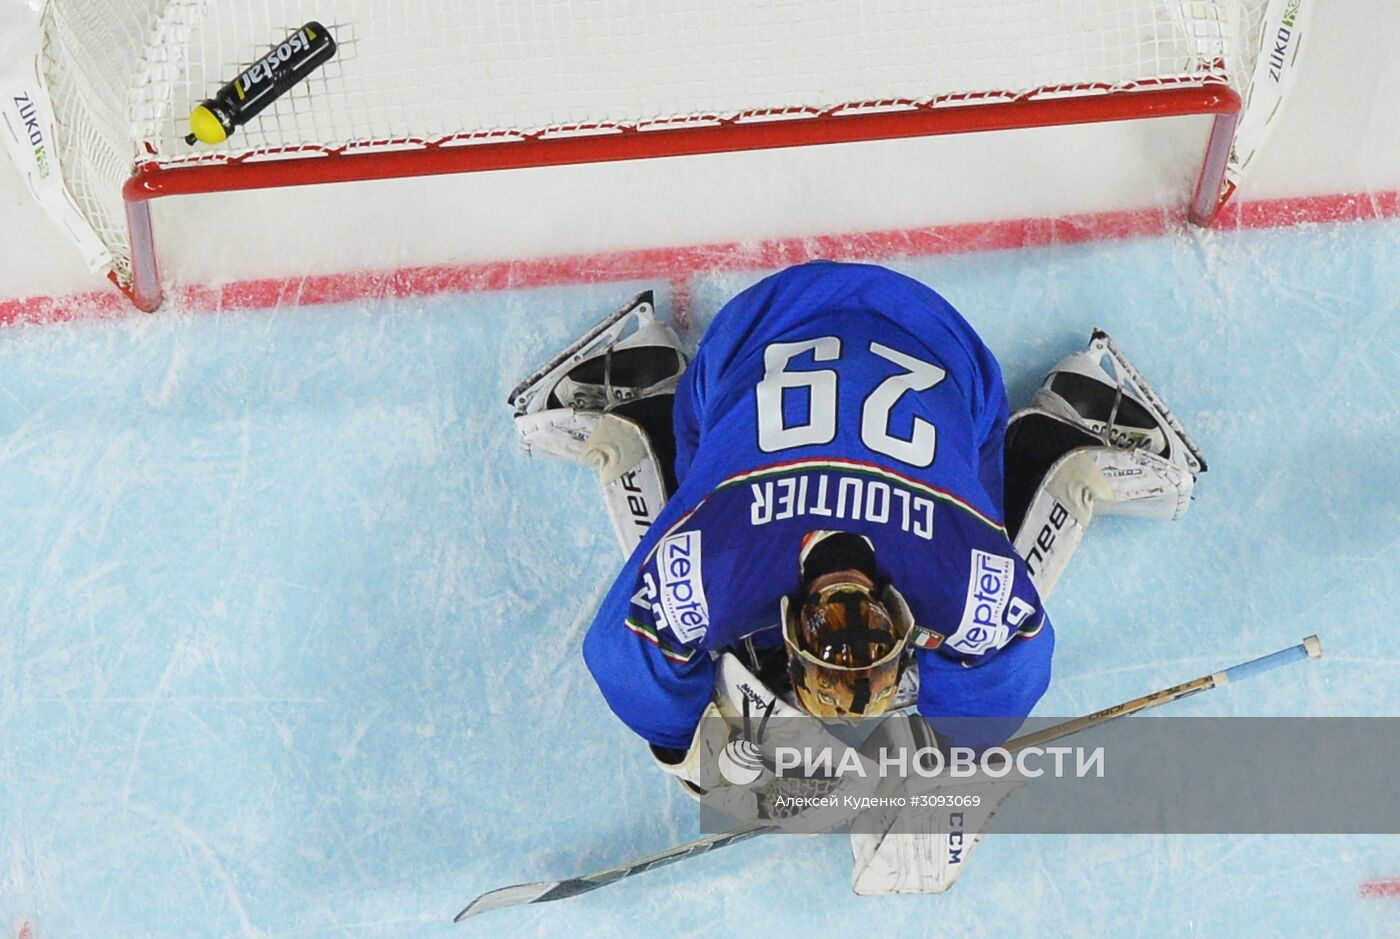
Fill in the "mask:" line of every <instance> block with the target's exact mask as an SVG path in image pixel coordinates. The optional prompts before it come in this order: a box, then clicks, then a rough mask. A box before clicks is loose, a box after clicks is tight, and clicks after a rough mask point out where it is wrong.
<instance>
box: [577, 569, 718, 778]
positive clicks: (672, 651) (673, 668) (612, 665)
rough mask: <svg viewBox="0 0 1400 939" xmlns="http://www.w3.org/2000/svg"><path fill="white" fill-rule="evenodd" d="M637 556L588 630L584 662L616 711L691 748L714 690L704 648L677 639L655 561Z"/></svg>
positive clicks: (661, 742)
mask: <svg viewBox="0 0 1400 939" xmlns="http://www.w3.org/2000/svg"><path fill="white" fill-rule="evenodd" d="M644 557H645V556H644V554H643V552H642V551H641V550H639V551H637V552H636V553H634V554H633V555H632V558H631V559H630V560H629V561H628V562H627V567H626V568H625V569H624V570H623V572H622V575H621V576H620V577H618V579H617V580H616V581H614V582H613V585H612V589H611V590H609V591H608V595H607V597H606V598H605V599H604V600H603V605H602V608H601V609H599V611H598V615H597V617H596V618H595V619H594V620H593V624H592V625H591V626H590V627H589V628H588V634H587V635H586V636H584V639H583V659H584V662H585V663H586V664H587V665H588V670H589V671H590V672H591V673H592V674H593V679H594V681H596V682H597V683H598V687H599V688H600V689H601V690H602V692H603V697H604V698H605V699H606V700H607V702H608V707H610V708H612V711H613V713H614V714H616V715H617V716H618V717H619V718H621V720H622V722H623V723H624V724H626V725H627V726H628V727H630V728H631V729H632V730H633V731H634V732H635V733H637V734H638V735H640V736H641V737H642V738H643V739H645V740H646V741H647V742H648V743H651V744H654V745H656V746H659V747H669V748H673V749H682V750H683V749H685V748H687V747H689V746H690V739H691V737H692V736H693V735H694V732H695V727H696V725H698V724H699V723H700V715H701V714H702V713H703V712H704V710H705V706H706V705H707V704H708V703H709V701H710V693H711V691H712V690H713V688H714V664H713V662H712V661H711V659H710V655H709V653H708V652H706V651H705V650H703V649H700V648H695V647H693V646H689V645H687V644H685V643H683V642H682V641H680V640H679V639H677V638H676V637H675V635H674V634H673V633H672V632H671V631H670V629H669V628H668V627H667V626H666V625H665V623H664V621H661V618H660V617H659V616H658V613H657V610H658V607H659V604H658V598H657V588H656V584H657V572H656V561H655V559H654V558H652V559H649V560H645V562H644V561H643V559H644Z"/></svg>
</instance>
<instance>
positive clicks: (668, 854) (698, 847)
mask: <svg viewBox="0 0 1400 939" xmlns="http://www.w3.org/2000/svg"><path fill="white" fill-rule="evenodd" d="M1321 657H1322V642H1321V640H1319V639H1318V638H1317V636H1309V637H1307V638H1306V639H1304V640H1303V641H1302V642H1300V643H1298V644H1297V645H1296V646H1289V647H1288V648H1286V649H1280V650H1279V651H1278V652H1274V653H1271V654H1269V655H1265V656H1261V657H1260V658H1257V659H1251V660H1249V661H1248V662H1241V663H1240V664H1238V665H1232V666H1231V667H1229V668H1227V669H1225V670H1224V671H1220V672H1213V673H1211V674H1209V675H1205V676H1203V677H1201V678H1197V679H1195V680H1193V681H1188V682H1184V683H1182V684H1180V685H1174V686H1172V687H1171V688H1166V689H1163V690H1162V691H1156V692H1153V693H1152V694H1146V695H1143V696H1142V697H1140V698H1133V699H1132V700H1131V701H1124V702H1123V703H1122V704H1118V705H1114V706H1113V707H1111V708H1105V709H1104V710H1102V711H1095V712H1094V713H1093V714H1089V715H1086V716H1085V717H1077V718H1075V719H1074V720H1071V721H1065V722H1064V723H1063V724H1056V725H1055V726H1054V727H1047V728H1046V729H1045V730H1041V731H1037V732H1036V733H1032V734H1026V735H1025V736H1022V737H1017V738H1016V739H1015V740H1012V741H1011V742H1010V743H1008V744H1006V749H1007V750H1008V751H1010V752H1012V753H1015V752H1016V751H1017V750H1022V749H1025V748H1026V747H1035V746H1040V745H1041V744H1044V743H1049V742H1050V741H1052V740H1059V739H1060V738H1062V737H1068V736H1069V735H1071V734H1077V733H1079V732H1080V731H1082V730H1087V729H1089V728H1090V727H1098V726H1101V725H1103V724H1107V723H1108V722H1109V721H1115V720H1117V719H1118V718H1120V717H1127V716H1128V715H1130V714H1137V713H1139V712H1141V711H1146V710H1149V709H1151V708H1156V707H1161V706H1162V705H1164V704H1167V703H1169V702H1172V701H1179V700H1181V699H1182V698H1186V697H1189V696H1191V695H1193V694H1198V693H1199V692H1202V691H1209V690H1210V689H1212V688H1220V687H1223V686H1225V685H1227V684H1229V683H1230V682H1232V681H1239V680H1240V679H1242V678H1248V677H1250V676H1252V675H1258V674H1260V673H1261V672H1267V671H1269V670H1271V669H1275V668H1278V667H1280V666H1283V665H1288V664H1290V663H1292V662H1297V661H1301V660H1304V659H1318V658H1321ZM779 827H780V826H778V825H772V824H767V823H764V822H754V823H753V824H750V825H745V826H743V827H742V828H737V829H735V830H734V831H729V832H724V833H722V834H716V835H706V836H704V837H703V838H697V839H695V840H694V841H688V842H686V843H685V844H681V845H676V846H675V847H674V848H667V849H666V850H664V851H658V852H657V853H656V854H650V855H647V856H646V857H644V858H638V859H637V860H635V861H628V862H627V863H625V864H619V865H618V866H616V867H609V868H607V869H606V870H601V871H597V872H596V873H592V874H584V875H583V876H582V877H571V878H569V879H568V880H543V881H537V882H535V883H528V884H514V885H513V886H510V887H500V888H498V889H496V890H491V891H488V892H486V893H483V894H482V895H481V896H479V897H477V898H476V899H475V900H473V901H472V902H471V903H469V904H467V906H466V907H465V908H464V909H463V910H462V912H460V913H458V914H457V915H456V916H455V917H453V920H452V921H453V922H454V923H460V922H461V921H462V920H464V919H466V918H467V917H468V916H476V915H478V914H480V913H487V912H490V911H491V910H499V909H502V908H504V907H508V906H517V905H519V904H524V903H545V902H548V901H550V900H563V899H565V898H566V897H576V896H578V895H579V894H581V893H588V892H589V891H590V890H596V889H598V888H599V887H605V886H607V885H608V884H610V883H613V882H614V881H617V880H622V879H623V878H626V877H631V876H632V875H633V874H640V873H643V872H644V871H649V870H655V869H656V868H658V867H665V866H666V865H667V864H673V863H675V862H676V861H680V860H684V859H685V858H688V857H695V856H696V855H700V854H707V853H709V852H710V851H714V850H716V849H718V848H725V847H728V846H729V845H731V844H737V843H739V842H740V841H746V840H748V839H749V838H753V837H755V836H757V835H763V834H767V833H768V832H770V831H777V830H778V829H779Z"/></svg>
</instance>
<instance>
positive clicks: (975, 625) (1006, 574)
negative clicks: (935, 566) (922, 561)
mask: <svg viewBox="0 0 1400 939" xmlns="http://www.w3.org/2000/svg"><path fill="white" fill-rule="evenodd" d="M1015 574H1016V565H1015V563H1014V562H1013V561H1012V560H1011V558H1007V557H1002V556H1001V555H999V554H988V553H987V552H985V551H978V550H977V549H975V548H974V549H973V551H972V573H971V574H969V575H968V578H967V603H966V604H965V605H964V606H963V615H962V622H960V623H959V624H958V631H957V632H955V633H953V635H951V636H949V637H948V640H947V644H948V647H949V648H952V649H957V650H958V651H959V652H963V653H966V654H967V655H981V654H982V653H983V652H986V651H987V650H988V649H999V648H1001V647H1002V646H1004V645H1006V640H1007V639H1008V638H1009V637H1010V635H1011V629H1010V627H1008V626H1007V624H1006V619H1005V616H1006V605H1007V604H1008V603H1010V602H1011V585H1012V584H1013V583H1014V582H1015Z"/></svg>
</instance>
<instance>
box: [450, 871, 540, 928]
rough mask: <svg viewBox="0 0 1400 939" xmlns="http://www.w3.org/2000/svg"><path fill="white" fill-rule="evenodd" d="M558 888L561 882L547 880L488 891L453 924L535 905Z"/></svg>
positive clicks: (472, 903)
mask: <svg viewBox="0 0 1400 939" xmlns="http://www.w3.org/2000/svg"><path fill="white" fill-rule="evenodd" d="M557 886H559V881H557V880H546V881H541V882H540V883H534V884H515V885H514V886H511V887H501V888H500V889H499V890H491V891H488V892H487V893H483V894H482V895H481V896H479V897H477V898H476V899H475V900H473V901H472V902H470V903H468V904H467V906H466V908H465V909H464V910H462V912H460V913H458V914H457V915H456V916H454V917H453V918H452V922H454V923H460V922H461V921H462V920H464V919H466V918H467V917H468V916H476V915H477V914H479V913H489V912H491V911H492V910H499V909H502V908H504V907H507V906H519V905H520V904H522V903H534V902H535V901H536V900H538V899H539V898H540V897H542V896H544V895H545V894H546V893H549V891H551V890H553V889H554V888H555V887H557Z"/></svg>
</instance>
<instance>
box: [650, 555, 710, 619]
mask: <svg viewBox="0 0 1400 939" xmlns="http://www.w3.org/2000/svg"><path fill="white" fill-rule="evenodd" d="M656 570H657V573H658V574H660V576H661V612H662V615H663V617H664V618H665V620H666V625H667V626H669V627H671V632H673V633H675V634H676V638H678V639H680V640H681V641H682V642H695V641H697V640H699V639H702V638H704V636H705V631H706V630H708V629H709V628H710V608H709V606H708V604H707V603H706V602H705V581H704V579H703V576H702V571H701V568H700V532H698V531H683V532H677V533H676V534H674V535H670V536H669V537H667V538H665V539H664V540H663V541H662V542H661V547H660V549H659V550H658V551H657V552H656Z"/></svg>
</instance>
